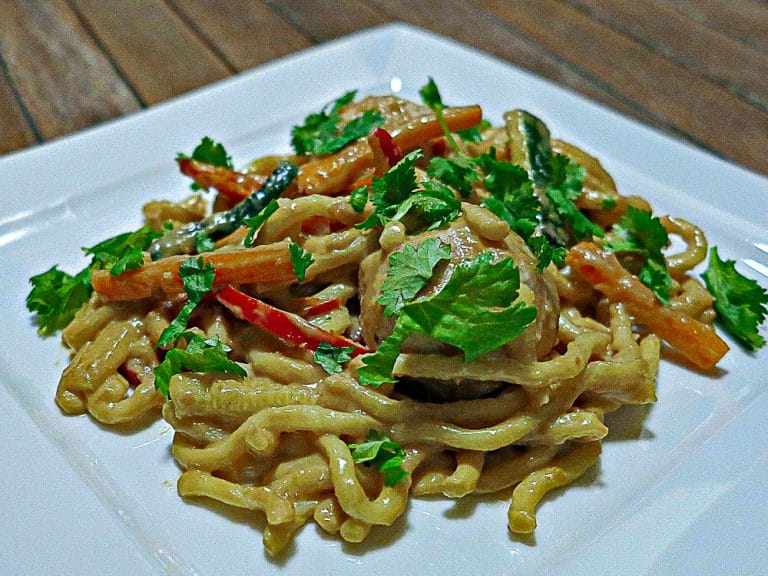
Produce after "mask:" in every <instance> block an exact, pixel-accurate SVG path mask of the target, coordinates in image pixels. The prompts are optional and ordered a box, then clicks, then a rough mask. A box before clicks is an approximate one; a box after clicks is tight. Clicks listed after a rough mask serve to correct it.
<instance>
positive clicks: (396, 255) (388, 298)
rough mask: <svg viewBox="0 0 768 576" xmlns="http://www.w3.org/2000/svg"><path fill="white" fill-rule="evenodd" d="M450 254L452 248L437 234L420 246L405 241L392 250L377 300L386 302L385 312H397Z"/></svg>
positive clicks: (381, 302) (383, 304)
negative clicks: (436, 236)
mask: <svg viewBox="0 0 768 576" xmlns="http://www.w3.org/2000/svg"><path fill="white" fill-rule="evenodd" d="M450 258H451V250H450V248H449V247H448V246H444V245H442V244H441V243H440V240H438V239H437V238H429V239H428V240H425V241H424V242H423V243H422V244H420V245H419V246H418V247H413V246H411V245H406V246H405V248H403V251H402V252H393V253H392V254H391V255H390V256H389V270H387V277H386V279H385V280H384V282H383V283H382V285H381V296H380V297H379V299H378V300H377V301H378V303H379V304H381V305H382V306H384V316H388V317H389V316H396V315H397V314H398V312H400V310H401V309H402V308H403V306H405V304H406V303H407V302H409V301H411V300H412V299H413V298H415V297H416V295H417V294H418V293H419V291H420V290H421V289H422V288H424V286H426V285H427V283H428V282H429V280H430V279H431V278H432V273H433V271H434V269H435V266H437V263H438V262H440V261H441V260H449V259H450Z"/></svg>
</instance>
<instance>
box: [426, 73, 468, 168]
mask: <svg viewBox="0 0 768 576" xmlns="http://www.w3.org/2000/svg"><path fill="white" fill-rule="evenodd" d="M419 95H420V96H421V100H422V102H424V104H426V105H427V106H429V107H430V108H431V109H432V111H433V112H434V113H435V117H436V118H437V122H438V123H439V124H440V128H442V129H443V134H445V139H446V140H447V141H448V144H449V145H450V146H451V148H453V150H454V151H455V152H456V154H459V155H460V154H462V151H461V148H460V147H459V145H458V144H457V143H456V139H455V138H454V137H453V134H451V130H450V129H449V128H448V123H447V122H446V121H445V115H444V114H443V110H444V109H445V104H443V98H442V96H440V90H439V89H438V88H437V84H435V81H434V79H433V78H432V77H431V76H430V77H429V80H428V81H427V83H426V84H425V85H424V86H422V87H421V88H420V89H419Z"/></svg>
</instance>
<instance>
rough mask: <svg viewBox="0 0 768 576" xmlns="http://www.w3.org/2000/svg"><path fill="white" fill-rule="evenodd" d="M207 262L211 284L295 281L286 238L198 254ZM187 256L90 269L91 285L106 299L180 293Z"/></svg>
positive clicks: (215, 285) (130, 298)
mask: <svg viewBox="0 0 768 576" xmlns="http://www.w3.org/2000/svg"><path fill="white" fill-rule="evenodd" d="M202 257H203V259H204V260H205V262H211V263H212V264H213V269H214V271H215V273H216V278H215V280H214V282H213V286H214V287H221V286H226V285H228V284H279V283H287V282H295V281H296V276H295V274H294V272H293V265H292V264H291V260H290V254H289V250H288V242H277V243H275V244H266V245H263V246H255V247H253V248H244V249H242V250H228V251H220V252H210V253H205V254H202ZM187 258H189V256H170V257H168V258H163V259H161V260H157V261H155V262H147V263H146V264H144V265H143V266H141V267H140V268H137V269H135V270H128V271H126V272H123V273H122V274H120V275H119V276H112V275H111V274H110V273H109V272H108V271H106V270H97V271H95V272H94V273H93V276H92V278H91V284H92V285H93V288H94V289H95V290H96V292H98V293H99V294H101V295H102V296H104V297H105V298H108V299H110V300H139V299H141V298H149V297H152V296H156V295H158V294H166V295H169V296H170V295H176V294H183V293H184V285H183V283H182V281H181V277H180V276H179V265H180V264H181V263H182V262H183V261H184V260H186V259H187Z"/></svg>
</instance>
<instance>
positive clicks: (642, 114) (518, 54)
mask: <svg viewBox="0 0 768 576" xmlns="http://www.w3.org/2000/svg"><path fill="white" fill-rule="evenodd" d="M372 4H374V5H375V6H376V7H377V8H379V9H381V10H382V11H383V12H385V13H386V14H387V16H388V17H390V18H392V19H393V20H402V21H405V22H408V23H409V24H413V25H414V26H420V27H422V28H426V29H428V30H431V31H432V32H435V33H437V34H442V35H444V36H448V37H451V38H454V39H456V40H458V41H460V42H463V43H465V44H467V45H469V46H473V47H475V48H478V49H479V50H482V51H484V52H488V53H489V54H493V55H494V56H498V57H499V58H502V59H504V60H506V61H508V62H510V63H511V64H514V65H515V66H518V67H520V68H525V69H527V70H530V71H531V72H533V73H535V74H538V75H539V76H542V77H544V78H547V79H549V80H552V81H554V82H556V83H558V84H563V85H565V86H568V87H569V88H572V89H573V90H576V91H577V92H580V93H581V94H583V95H585V96H587V97H589V98H591V99H592V100H595V101H597V102H600V103H602V104H605V105H606V106H608V107H610V108H613V109H614V110H616V111H618V112H621V113H622V114H625V115H627V116H631V117H633V118H635V119H637V120H639V121H641V122H643V123H645V124H648V125H650V126H654V127H655V128H658V129H660V130H664V131H666V132H668V133H672V134H675V135H680V134H678V132H677V130H676V129H675V127H674V126H672V125H670V124H667V123H664V122H662V121H660V119H659V118H658V117H655V116H652V115H651V114H648V113H647V112H646V111H644V110H643V109H642V108H641V107H640V106H638V105H637V104H636V103H635V102H633V101H631V100H629V99H627V98H623V97H622V96H621V95H618V94H616V93H615V92H614V91H613V90H611V89H610V87H608V86H606V85H605V84H604V83H601V82H600V81H599V79H595V78H594V77H590V76H589V75H588V74H586V73H584V72H583V71H581V70H579V69H578V68H576V67H575V66H573V65H572V64H571V63H569V62H568V61H567V60H565V59H563V58H560V57H559V56H558V55H557V54H554V53H552V52H550V51H549V50H547V49H545V48H544V47H543V46H542V45H541V44H539V43H538V42H536V41H534V40H531V39H530V38H528V37H527V36H525V35H522V34H519V33H517V32H516V31H515V30H514V29H511V28H510V27H508V26H504V25H503V24H502V23H501V22H500V21H499V19H498V18H497V17H495V16H493V15H492V14H489V13H488V12H486V11H484V10H482V9H479V8H478V7H477V6H473V5H471V4H468V3H467V2H464V1H463V0H372ZM437 12H439V13H440V15H441V17H440V18H434V17H433V14H435V13H437ZM478 30H482V34H478V32H477V31H478Z"/></svg>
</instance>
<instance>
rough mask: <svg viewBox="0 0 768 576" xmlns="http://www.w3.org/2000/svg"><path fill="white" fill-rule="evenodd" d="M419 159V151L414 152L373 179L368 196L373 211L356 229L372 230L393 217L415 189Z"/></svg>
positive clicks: (421, 156) (420, 156) (420, 154)
mask: <svg viewBox="0 0 768 576" xmlns="http://www.w3.org/2000/svg"><path fill="white" fill-rule="evenodd" d="M419 158H423V154H422V153H421V150H414V151H413V152H411V153H410V154H407V155H405V156H404V157H403V159H402V160H400V162H398V163H397V164H395V165H394V166H392V168H390V169H389V171H388V172H387V173H386V174H384V176H382V177H381V178H374V180H373V183H372V184H371V195H370V199H371V201H372V202H373V207H374V211H373V213H372V214H371V215H370V216H369V217H368V219H366V220H365V222H362V223H361V224H358V225H357V226H356V228H362V229H369V228H373V227H374V226H376V225H378V224H385V223H386V222H387V221H389V220H390V219H391V218H392V216H394V215H395V212H397V207H398V206H399V205H400V203H401V202H404V201H405V199H406V198H408V196H410V195H411V193H412V192H413V191H414V190H415V189H416V169H415V164H416V161H417V160H418V159H419Z"/></svg>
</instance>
